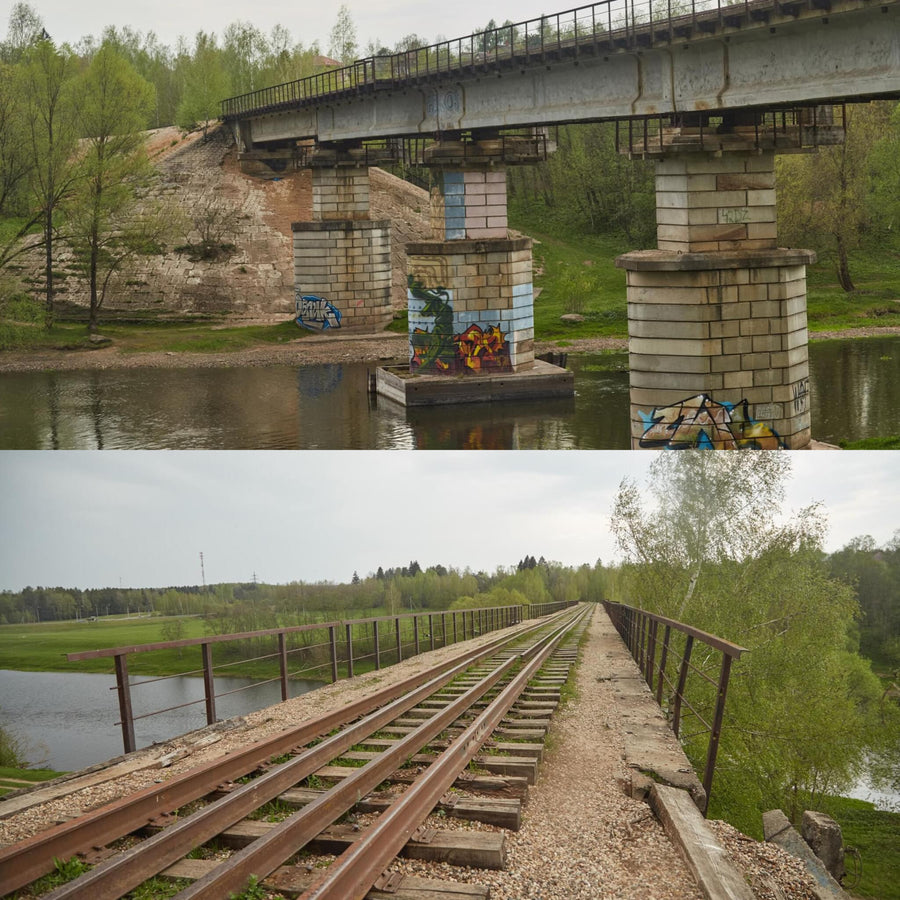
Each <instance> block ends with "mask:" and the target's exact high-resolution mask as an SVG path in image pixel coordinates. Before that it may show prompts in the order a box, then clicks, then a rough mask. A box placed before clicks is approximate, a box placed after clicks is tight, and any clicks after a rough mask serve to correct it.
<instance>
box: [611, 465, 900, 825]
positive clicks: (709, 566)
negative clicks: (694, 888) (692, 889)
mask: <svg viewBox="0 0 900 900" xmlns="http://www.w3.org/2000/svg"><path fill="white" fill-rule="evenodd" d="M789 476H790V462H789V457H788V456H787V455H786V454H780V453H774V452H773V453H768V454H766V453H742V454H724V453H705V452H704V451H685V452H683V453H668V454H660V456H659V457H657V458H656V459H655V460H654V462H653V463H652V464H651V469H650V482H649V488H648V489H647V490H646V491H642V490H640V489H639V488H638V486H637V485H635V484H634V483H631V482H627V481H626V482H623V484H622V486H621V488H620V491H619V495H618V497H617V500H616V503H615V507H614V512H613V516H612V527H613V531H614V533H615V535H616V538H617V541H618V543H619V547H620V549H621V550H622V551H623V552H624V554H625V558H626V562H625V563H624V565H623V567H622V572H621V573H620V578H619V579H618V584H617V591H618V593H619V597H618V599H621V600H623V601H625V602H629V603H633V604H634V605H637V606H641V607H643V608H644V609H648V610H650V611H652V612H656V613H661V614H663V615H667V616H671V617H672V618H676V619H681V620H682V621H684V622H686V623H687V624H690V625H693V626H695V627H697V628H700V629H702V630H704V631H708V632H711V633H713V634H716V635H719V636H720V637H723V638H725V639H727V640H730V641H732V642H734V643H736V644H739V645H741V646H743V647H746V648H748V649H749V651H750V652H749V653H746V654H744V656H743V657H742V658H741V660H740V661H739V662H738V663H737V664H736V665H735V668H734V670H733V673H732V682H731V686H730V688H729V693H728V708H727V720H726V724H725V728H724V730H723V734H722V743H721V745H720V749H719V762H718V767H717V773H716V779H715V786H714V789H713V813H714V814H715V815H721V816H724V817H725V818H727V819H728V820H729V821H730V822H731V823H732V824H733V825H736V826H737V827H739V828H741V829H742V830H745V831H746V832H747V833H749V834H758V833H759V831H760V813H761V812H762V810H763V809H766V808H772V807H776V806H777V807H781V808H783V809H784V810H785V811H786V812H787V813H788V814H789V815H792V816H796V815H797V814H799V813H800V812H802V811H803V809H805V808H807V809H809V808H818V807H819V806H820V805H821V804H822V802H823V798H824V797H825V796H827V795H828V794H829V793H839V792H840V790H841V789H842V788H846V787H848V786H849V784H850V783H851V782H852V780H853V778H854V777H855V776H856V775H857V774H858V773H859V772H860V771H861V769H862V767H863V766H864V764H865V758H866V755H867V753H868V752H870V751H871V750H872V749H874V748H878V747H881V746H885V744H886V743H889V742H890V741H891V740H896V739H897V736H898V735H900V725H898V722H897V716H896V715H893V714H892V715H891V717H889V720H887V721H883V722H882V721H880V720H879V709H880V707H879V698H880V693H881V691H880V687H879V684H878V680H877V678H876V677H875V676H874V675H873V674H872V672H871V668H870V666H869V664H868V662H867V661H866V660H864V659H862V658H861V657H860V656H859V655H858V654H857V653H856V652H855V648H854V644H853V635H854V633H855V628H854V623H855V620H856V617H857V616H858V614H859V608H858V604H857V602H856V598H855V596H854V593H853V589H852V588H851V587H850V586H848V585H847V584H845V583H842V582H840V581H838V580H836V579H833V578H831V577H830V572H829V569H828V565H827V562H826V559H825V555H824V553H823V552H822V544H823V540H824V536H825V528H826V523H825V519H824V516H823V513H822V510H821V509H819V508H818V507H815V506H813V507H810V508H808V509H805V510H801V511H799V512H797V513H793V514H791V515H788V514H786V513H784V511H783V510H782V503H783V498H784V487H785V483H786V481H787V479H788V478H789ZM694 662H695V664H696V665H697V666H698V667H699V668H701V669H703V670H704V671H707V674H709V675H712V676H713V677H714V676H715V669H716V666H717V665H718V660H717V659H715V658H714V657H713V655H710V656H709V658H707V657H706V656H704V654H703V652H702V650H701V651H700V652H699V653H697V652H695V656H694ZM690 689H691V686H690V685H689V690H690ZM692 689H693V691H694V692H695V695H694V700H693V701H692V702H695V701H696V702H697V703H699V704H700V708H704V706H705V708H706V709H708V710H709V709H711V707H712V703H713V698H714V687H713V686H712V685H710V684H708V683H707V682H705V681H703V680H702V679H700V678H697V679H696V683H695V684H694V685H693V688H692ZM691 732H693V733H694V736H691ZM682 733H683V735H684V734H687V735H688V737H687V738H683V742H684V744H685V749H686V751H687V752H688V755H689V756H690V757H691V758H692V759H693V760H694V762H695V765H698V766H699V765H701V764H702V759H703V757H704V754H705V750H706V741H707V738H708V735H707V734H706V733H705V731H704V729H703V727H702V726H698V723H697V722H696V721H693V720H692V722H691V723H690V725H689V726H686V727H685V729H683V732H682Z"/></svg>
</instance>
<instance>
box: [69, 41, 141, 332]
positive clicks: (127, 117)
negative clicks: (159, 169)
mask: <svg viewBox="0 0 900 900" xmlns="http://www.w3.org/2000/svg"><path fill="white" fill-rule="evenodd" d="M153 105H154V96H153V88H152V87H151V85H150V84H149V83H148V82H146V81H145V80H144V79H143V78H141V76H140V75H138V74H137V72H135V71H134V69H133V68H132V66H131V65H130V64H129V63H128V62H127V61H126V60H124V59H123V58H122V57H121V56H119V54H118V53H117V52H116V51H115V49H114V48H113V47H112V46H110V45H107V44H104V45H103V46H102V47H101V48H100V50H99V51H98V52H97V54H96V55H95V56H94V58H93V59H92V60H91V63H90V65H89V66H88V68H87V71H86V72H85V73H84V75H83V76H82V77H81V78H80V80H79V84H78V87H77V91H76V108H77V110H78V121H79V125H80V127H81V131H82V133H83V134H84V135H85V138H84V141H83V145H82V146H83V152H82V154H81V158H80V160H79V171H80V173H81V177H80V179H79V182H80V184H79V191H78V194H77V200H76V202H75V203H73V208H72V210H71V211H70V214H69V217H68V226H69V232H70V242H71V244H72V248H73V250H74V251H75V253H76V255H77V256H78V257H79V259H81V260H82V261H83V263H84V266H85V268H86V270H87V274H88V280H89V284H90V314H89V320H88V329H89V330H90V331H96V329H97V324H98V316H99V312H100V307H101V306H102V303H103V298H104V295H105V290H106V285H107V284H108V283H109V278H110V276H111V275H112V273H113V272H114V271H115V270H116V268H118V266H119V265H120V264H121V262H122V261H123V259H124V258H125V257H126V256H127V255H128V254H129V253H130V252H136V250H137V246H136V243H135V242H136V241H137V240H139V236H142V234H143V229H142V227H141V226H139V225H135V224H134V223H133V222H130V221H129V219H132V218H134V206H135V202H136V191H137V188H138V187H139V186H140V184H141V182H142V181H143V179H145V178H146V175H147V173H148V161H147V156H146V153H145V152H144V148H143V135H142V134H141V129H142V128H144V127H145V125H146V122H147V118H148V116H149V115H150V111H151V110H152V109H153Z"/></svg>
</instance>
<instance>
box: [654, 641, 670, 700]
mask: <svg viewBox="0 0 900 900" xmlns="http://www.w3.org/2000/svg"><path fill="white" fill-rule="evenodd" d="M671 635H672V626H671V625H666V629H665V631H664V632H663V645H662V653H660V656H659V671H658V673H657V682H656V702H657V703H658V704H659V705H660V706H662V692H663V682H664V681H665V674H666V662H667V657H668V655H669V638H670V637H671Z"/></svg>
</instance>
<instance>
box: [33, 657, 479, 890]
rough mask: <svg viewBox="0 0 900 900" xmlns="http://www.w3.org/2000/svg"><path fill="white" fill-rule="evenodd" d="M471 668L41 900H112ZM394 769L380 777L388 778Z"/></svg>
mask: <svg viewBox="0 0 900 900" xmlns="http://www.w3.org/2000/svg"><path fill="white" fill-rule="evenodd" d="M476 662H477V660H476ZM472 664H473V663H472V662H470V661H466V662H463V663H460V664H459V665H457V666H455V667H454V668H453V669H451V670H449V671H448V672H444V673H442V674H441V675H438V676H437V677H435V678H433V679H431V680H429V681H427V682H426V683H425V684H423V685H420V686H419V687H417V688H414V689H413V690H412V691H411V692H409V693H407V694H405V695H404V696H402V697H400V698H398V699H396V700H394V701H393V702H391V703H389V704H388V705H387V706H384V707H381V708H380V709H378V710H376V711H375V712H372V713H370V714H369V715H367V716H365V717H364V718H362V719H360V720H359V721H357V722H355V723H353V724H352V725H350V726H349V727H347V728H345V729H343V730H342V731H341V732H339V733H338V734H335V735H332V736H331V737H329V738H326V739H325V740H324V741H322V742H321V743H319V744H317V745H316V746H315V747H312V748H308V749H306V750H304V751H302V752H300V753H298V754H297V755H296V756H295V757H294V758H293V759H291V760H289V761H287V762H285V763H282V764H281V765H279V766H276V767H274V768H273V769H271V770H270V771H269V772H267V773H266V774H264V775H262V776H260V777H259V778H255V779H254V780H253V781H251V782H248V783H247V784H244V785H241V786H240V787H239V788H237V789H236V790H234V791H232V792H231V793H229V794H228V795H226V796H225V797H224V798H222V799H221V800H219V801H217V802H216V803H212V804H210V805H209V806H206V807H204V808H203V809H200V810H197V811H196V812H194V813H192V814H191V815H189V816H187V817H185V818H183V819H180V820H179V821H178V822H177V823H176V824H174V825H171V826H169V827H168V828H165V829H164V830H163V831H161V832H159V833H158V834H156V835H154V836H153V837H151V838H149V839H147V840H146V841H143V842H141V843H140V844H138V845H136V846H134V847H132V848H131V849H129V850H126V851H125V852H124V853H121V854H119V855H117V856H116V857H114V858H113V859H110V860H108V861H106V862H104V863H101V864H100V865H98V866H96V867H95V868H94V869H92V870H91V871H90V872H86V873H85V874H84V875H82V876H80V877H79V878H77V879H75V880H73V881H70V882H69V883H68V884H66V885H63V886H61V887H59V888H57V890H55V891H52V892H51V893H50V894H48V895H46V900H73V898H87V897H90V898H91V900H115V898H118V897H120V896H122V894H124V893H126V892H127V891H129V890H131V889H132V888H134V887H137V886H138V885H139V884H141V883H142V882H143V881H145V880H146V879H147V878H151V877H152V876H154V875H157V874H158V873H159V872H161V871H162V870H163V869H165V868H167V867H168V866H169V865H171V864H172V863H174V862H176V861H177V860H179V859H181V858H182V857H183V856H184V853H185V850H184V848H185V847H196V846H200V845H201V844H203V843H205V842H206V841H208V840H210V839H212V838H213V837H215V836H216V835H217V834H219V833H221V832H222V831H224V830H225V829H226V828H229V827H230V826H232V825H234V824H235V823H236V822H239V821H240V820H241V819H243V818H245V817H246V816H247V815H248V814H249V813H251V812H253V811H254V810H255V809H257V808H259V807H260V806H261V805H262V804H264V803H267V802H269V801H271V800H274V799H275V798H276V797H277V796H278V795H279V794H281V793H283V792H284V791H285V790H287V789H288V788H290V787H293V786H294V785H296V784H297V783H298V782H299V781H302V780H303V779H304V778H307V777H308V776H309V775H312V774H313V773H314V772H315V771H316V770H317V769H320V768H321V767H322V766H324V765H326V764H327V763H328V762H330V761H331V760H333V759H335V758H336V757H338V756H340V755H341V754H342V753H343V752H345V751H346V750H348V749H349V748H350V747H352V746H353V745H354V744H356V743H358V742H359V741H360V740H363V739H364V738H365V737H368V736H369V735H371V734H373V733H374V732H376V731H378V730H379V729H380V728H381V727H383V726H384V725H387V724H388V723H390V722H391V721H393V720H394V719H396V718H397V717H398V716H401V715H402V714H403V713H405V712H407V711H408V710H410V709H412V708H413V707H414V706H416V705H417V704H418V703H419V702H420V701H421V700H423V699H425V698H427V697H429V696H431V695H432V694H433V693H434V692H435V691H436V690H438V689H439V688H441V687H443V686H444V685H446V684H448V683H449V682H450V681H452V680H453V679H454V678H455V677H456V676H457V675H460V674H462V673H463V672H465V671H466V670H468V669H469V668H470V667H471V666H472ZM485 690H487V688H485ZM437 733H440V732H437ZM426 743H427V740H426ZM417 749H418V748H417ZM396 767H397V766H396V765H395V766H393V768H396ZM393 768H392V769H390V770H388V772H386V773H385V774H390V771H393ZM360 771H362V770H360ZM383 778H384V775H382V776H381V777H379V778H378V780H377V781H375V783H374V784H373V785H372V787H370V788H369V790H371V789H372V788H373V787H375V786H376V785H377V784H379V783H380V782H381V781H382V780H383ZM357 799H359V798H358V797H356V796H355V797H354V799H353V801H352V802H351V803H350V807H352V806H353V804H354V803H355V802H356V800H357ZM348 808H349V807H348ZM303 812H305V810H304V811H303ZM322 827H323V826H319V828H318V831H321V828H322ZM318 831H317V832H316V833H318ZM219 896H223V895H219Z"/></svg>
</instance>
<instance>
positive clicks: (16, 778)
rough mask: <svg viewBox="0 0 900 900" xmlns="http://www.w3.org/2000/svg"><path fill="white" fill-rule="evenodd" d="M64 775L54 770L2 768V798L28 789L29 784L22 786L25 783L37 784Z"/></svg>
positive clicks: (0, 789) (0, 775)
mask: <svg viewBox="0 0 900 900" xmlns="http://www.w3.org/2000/svg"><path fill="white" fill-rule="evenodd" d="M62 774H64V773H63V772H57V771H55V770H53V769H18V768H12V767H11V766H0V797H2V796H3V795H4V794H8V793H10V792H11V791H18V790H21V789H22V788H24V787H28V786H29V785H28V784H22V782H23V781H27V782H28V783H29V784H37V783H38V782H41V781H50V780H51V779H52V778H57V777H58V776H60V775H62Z"/></svg>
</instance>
